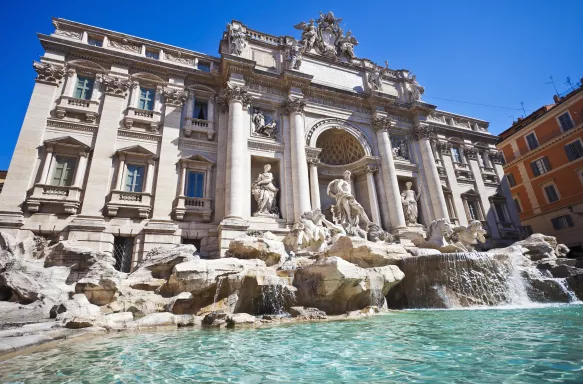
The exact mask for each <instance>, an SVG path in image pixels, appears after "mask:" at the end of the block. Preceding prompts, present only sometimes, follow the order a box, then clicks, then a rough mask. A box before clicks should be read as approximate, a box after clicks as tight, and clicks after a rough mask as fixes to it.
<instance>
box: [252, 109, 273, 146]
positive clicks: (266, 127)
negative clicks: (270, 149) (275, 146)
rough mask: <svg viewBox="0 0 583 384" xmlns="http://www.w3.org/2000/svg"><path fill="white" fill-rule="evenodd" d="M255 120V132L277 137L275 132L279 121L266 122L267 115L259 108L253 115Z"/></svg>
mask: <svg viewBox="0 0 583 384" xmlns="http://www.w3.org/2000/svg"><path fill="white" fill-rule="evenodd" d="M251 120H252V121H253V125H254V126H255V129H254V132H255V133H257V134H259V135H262V136H265V137H269V138H272V139H273V138H275V134H276V133H277V123H276V122H275V121H271V122H270V123H266V122H265V116H264V115H263V112H261V111H260V110H259V109H256V110H255V113H254V114H253V116H252V117H251Z"/></svg>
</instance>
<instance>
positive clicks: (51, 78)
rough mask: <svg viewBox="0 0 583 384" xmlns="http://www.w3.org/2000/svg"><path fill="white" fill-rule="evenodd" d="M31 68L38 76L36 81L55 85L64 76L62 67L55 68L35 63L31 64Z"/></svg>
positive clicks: (54, 66) (51, 65)
mask: <svg viewBox="0 0 583 384" xmlns="http://www.w3.org/2000/svg"><path fill="white" fill-rule="evenodd" d="M32 67H33V68H34V70H35V71H36V73H37V74H38V76H37V77H36V81H42V82H45V83H51V84H54V85H57V84H59V83H60V82H61V80H62V79H63V77H64V76H65V68H64V67H57V66H56V65H53V64H49V63H38V62H36V61H34V62H33V63H32Z"/></svg>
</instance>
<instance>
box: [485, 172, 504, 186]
mask: <svg viewBox="0 0 583 384" xmlns="http://www.w3.org/2000/svg"><path fill="white" fill-rule="evenodd" d="M482 180H483V181H484V184H485V185H487V186H490V187H497V186H498V184H499V182H500V180H498V176H497V175H496V174H489V173H483V174H482Z"/></svg>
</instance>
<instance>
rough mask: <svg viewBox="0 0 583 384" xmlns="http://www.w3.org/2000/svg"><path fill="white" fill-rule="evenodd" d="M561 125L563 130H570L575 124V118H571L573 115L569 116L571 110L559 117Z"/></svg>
mask: <svg viewBox="0 0 583 384" xmlns="http://www.w3.org/2000/svg"><path fill="white" fill-rule="evenodd" d="M558 119H559V125H560V126H561V129H562V130H563V131H568V130H569V129H571V128H573V127H574V126H575V125H574V124H573V120H571V116H569V112H565V113H563V114H562V115H561V116H559V117H558Z"/></svg>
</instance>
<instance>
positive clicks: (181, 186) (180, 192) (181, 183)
mask: <svg viewBox="0 0 583 384" xmlns="http://www.w3.org/2000/svg"><path fill="white" fill-rule="evenodd" d="M185 186H186V164H185V163H184V162H182V163H181V164H180V180H179V182H178V196H184V189H185Z"/></svg>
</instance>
